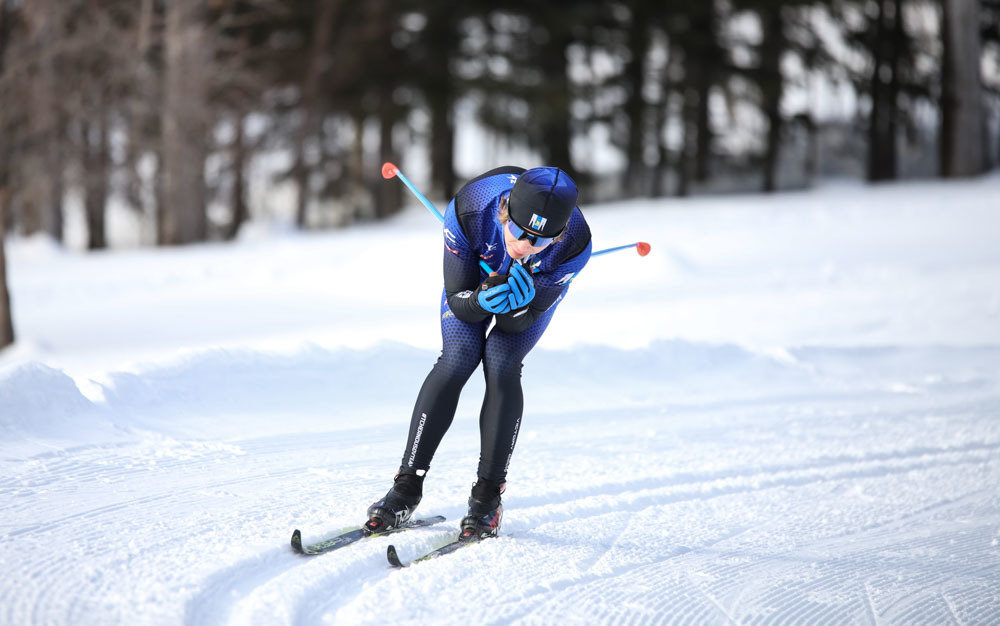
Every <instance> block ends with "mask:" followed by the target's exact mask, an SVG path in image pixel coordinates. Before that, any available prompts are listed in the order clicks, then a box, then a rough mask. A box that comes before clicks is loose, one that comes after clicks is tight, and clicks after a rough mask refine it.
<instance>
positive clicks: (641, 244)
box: [590, 241, 649, 257]
mask: <svg viewBox="0 0 1000 626" xmlns="http://www.w3.org/2000/svg"><path fill="white" fill-rule="evenodd" d="M629 248H635V251H636V252H638V253H639V256H646V255H647V254H649V244H648V243H646V242H645V241H637V242H635V243H630V244H628V245H627V246H617V247H615V248H605V249H604V250H598V251H597V252H591V253H590V256H592V257H594V256H600V255H602V254H607V253H609V252H618V251H619V250H628V249H629Z"/></svg>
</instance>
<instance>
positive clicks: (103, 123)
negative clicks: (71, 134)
mask: <svg viewBox="0 0 1000 626" xmlns="http://www.w3.org/2000/svg"><path fill="white" fill-rule="evenodd" d="M95 113H96V114H97V115H98V121H97V122H96V123H93V122H89V123H85V124H84V142H83V176H84V180H83V189H84V197H83V206H84V212H85V213H86V215H87V249H88V250H102V249H104V248H106V247H107V246H108V242H107V237H106V236H105V227H104V225H105V220H104V216H105V209H106V206H107V203H108V170H109V163H110V155H109V153H108V116H107V113H105V112H104V111H100V110H99V111H96V112H95Z"/></svg>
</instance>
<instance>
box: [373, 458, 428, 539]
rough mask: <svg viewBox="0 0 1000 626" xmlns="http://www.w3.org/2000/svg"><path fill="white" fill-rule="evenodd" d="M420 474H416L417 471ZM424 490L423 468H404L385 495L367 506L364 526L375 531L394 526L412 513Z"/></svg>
mask: <svg viewBox="0 0 1000 626" xmlns="http://www.w3.org/2000/svg"><path fill="white" fill-rule="evenodd" d="M418 471H419V472H420V474H417V472H418ZM423 490H424V470H412V469H405V470H400V472H399V473H398V474H396V478H395V482H394V483H393V485H392V489H390V490H389V492H388V493H387V494H385V497H384V498H382V499H381V500H379V501H378V502H376V503H374V504H372V505H371V506H370V507H368V521H367V522H365V528H366V529H368V531H369V532H373V533H377V532H382V531H383V530H389V529H390V528H396V527H397V526H399V525H400V524H403V523H405V522H406V521H407V520H409V519H410V516H411V515H413V511H414V510H415V509H416V508H417V505H418V504H420V499H421V498H422V497H423Z"/></svg>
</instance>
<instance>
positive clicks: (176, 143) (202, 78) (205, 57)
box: [159, 0, 212, 245]
mask: <svg viewBox="0 0 1000 626" xmlns="http://www.w3.org/2000/svg"><path fill="white" fill-rule="evenodd" d="M202 6H203V3H202V2H201V1H200V0H171V2H168V3H167V5H166V7H167V8H166V30H165V34H164V44H165V55H164V56H165V61H166V62H165V76H164V103H163V110H162V133H163V161H162V172H161V175H162V184H163V203H162V204H160V206H159V210H160V211H161V213H162V218H163V219H162V220H161V227H162V231H161V232H160V233H159V240H160V243H162V244H167V245H175V244H186V243H193V242H196V241H204V240H205V238H206V235H207V231H208V218H207V215H206V207H205V195H206V191H205V158H206V156H207V153H208V147H207V141H208V139H207V135H208V127H209V125H208V122H207V119H206V118H207V116H208V105H207V98H208V93H207V92H208V88H207V86H208V74H209V72H210V69H209V65H210V62H211V59H212V55H211V53H210V50H209V45H210V43H209V38H208V36H207V33H206V32H205V29H204V22H203V19H202V15H201V9H202Z"/></svg>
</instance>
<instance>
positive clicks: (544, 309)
mask: <svg viewBox="0 0 1000 626" xmlns="http://www.w3.org/2000/svg"><path fill="white" fill-rule="evenodd" d="M524 171H525V170H524V168H520V167H513V166H507V167H500V168H497V169H494V170H491V171H489V172H486V173H485V174H482V175H480V176H479V177H477V178H475V179H473V180H471V181H470V182H468V183H466V185H465V186H464V187H462V189H461V190H459V192H458V194H457V195H456V196H455V198H454V199H453V200H452V201H451V202H450V203H449V204H448V209H447V210H446V212H445V217H444V231H443V232H444V294H443V296H442V299H441V336H442V340H443V349H442V351H441V356H440V357H439V358H438V360H437V363H436V364H435V365H434V367H433V369H432V370H431V372H430V374H428V375H427V378H426V379H425V380H424V384H423V386H422V387H421V389H420V393H419V395H418V396H417V400H416V403H415V405H414V407H413V415H412V417H411V421H410V434H409V438H408V440H407V442H406V450H405V452H404V453H403V462H402V468H410V469H416V470H427V469H428V468H429V467H430V462H431V459H432V457H433V456H434V452H435V450H437V447H438V445H439V444H440V443H441V439H442V438H443V437H444V434H445V432H446V431H447V430H448V427H449V426H451V422H452V420H453V419H454V417H455V410H456V407H457V406H458V398H459V395H460V394H461V392H462V388H463V387H464V386H465V383H466V382H467V381H468V380H469V377H470V376H471V375H472V373H473V372H474V371H475V369H476V368H477V367H478V366H479V364H480V363H482V364H483V373H484V375H485V377H486V397H485V398H484V399H483V406H482V410H481V412H480V414H479V436H480V456H479V474H478V475H479V477H481V478H486V479H489V480H492V481H497V482H502V481H503V480H504V479H505V477H506V475H507V468H508V466H509V464H510V458H511V454H512V453H513V450H514V444H515V443H516V441H517V433H518V430H519V427H520V423H521V414H522V411H523V408H524V396H523V393H522V390H521V367H522V361H523V360H524V357H525V356H526V355H527V354H528V352H530V351H531V349H532V348H533V347H534V346H535V344H536V343H538V340H539V339H540V338H541V336H542V333H544V332H545V329H546V328H547V327H548V325H549V321H550V320H551V319H552V314H553V313H554V312H555V310H556V307H557V306H558V304H559V302H560V301H562V299H563V297H564V296H565V295H566V291H567V290H568V289H569V281H570V280H571V279H572V278H573V276H574V275H575V274H576V273H577V272H579V271H580V270H582V269H583V267H584V265H586V264H587V261H588V260H589V259H590V252H591V242H590V228H589V227H588V226H587V222H586V220H584V218H583V214H582V213H581V212H580V209H579V208H575V209H574V210H573V214H572V216H571V217H570V220H569V223H568V224H567V227H566V231H565V232H564V234H563V235H562V237H561V238H560V239H559V240H558V241H554V242H553V243H552V244H550V245H549V246H548V247H547V248H545V249H544V250H542V251H541V252H539V253H538V254H537V255H534V256H531V257H529V258H528V259H525V260H524V261H522V263H523V264H524V265H525V267H528V268H529V269H530V270H531V271H532V272H533V278H534V282H535V297H534V299H533V300H532V301H531V302H530V303H529V304H528V305H527V306H526V307H522V308H521V309H517V310H514V311H511V312H509V313H504V314H501V315H496V316H494V315H493V314H492V313H488V312H485V311H484V310H483V309H482V308H481V307H479V305H478V303H477V302H476V301H475V298H474V297H473V295H472V294H473V292H474V291H475V290H476V288H477V287H478V286H479V285H480V283H482V282H483V281H484V280H485V278H486V276H487V274H486V272H485V271H484V270H483V269H482V268H481V267H480V265H479V262H480V260H482V261H484V262H485V263H486V264H487V265H489V266H490V267H491V268H492V269H493V270H494V271H496V272H498V273H499V274H501V275H503V274H506V273H507V271H508V269H509V268H510V264H511V262H512V260H511V258H510V257H509V256H508V254H507V247H506V245H505V243H504V235H503V225H502V224H501V222H500V219H499V217H498V211H499V204H500V199H501V198H502V197H503V196H504V195H505V194H507V193H509V192H510V190H511V188H512V187H513V186H514V182H515V181H517V177H518V176H519V175H520V174H521V173H523V172H524ZM493 318H495V324H494V325H493V328H492V330H490V331H489V333H487V330H488V329H489V327H490V322H491V320H493Z"/></svg>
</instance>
